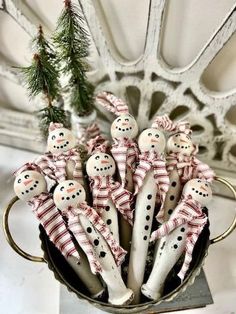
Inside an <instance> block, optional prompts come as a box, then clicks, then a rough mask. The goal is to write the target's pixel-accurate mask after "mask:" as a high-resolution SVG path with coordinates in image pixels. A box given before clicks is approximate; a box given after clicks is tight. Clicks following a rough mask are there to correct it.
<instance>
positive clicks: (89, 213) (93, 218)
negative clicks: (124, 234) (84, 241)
mask: <svg viewBox="0 0 236 314" xmlns="http://www.w3.org/2000/svg"><path fill="white" fill-rule="evenodd" d="M62 213H63V215H66V217H67V218H68V219H69V224H70V222H71V221H76V217H78V215H83V216H85V217H86V218H87V219H88V220H89V221H90V222H91V224H92V225H93V227H94V228H95V229H97V231H98V232H99V233H100V234H101V235H102V236H103V238H104V239H105V240H106V241H107V244H108V245H109V247H110V248H111V251H112V253H113V256H114V258H115V261H116V264H117V266H119V265H121V264H122V262H123V260H124V258H125V255H126V251H125V250H123V249H122V247H120V246H119V244H118V243H117V241H116V240H115V239H114V237H113V235H112V234H111V231H110V229H109V228H108V227H107V225H106V224H105V222H104V221H103V220H102V218H101V217H100V216H99V214H98V213H97V212H96V210H94V209H93V208H92V207H90V206H88V204H87V203H86V202H83V203H80V204H78V207H77V208H72V207H68V208H67V209H65V210H63V212H62ZM78 221H79V220H78ZM78 224H79V222H77V223H76V224H73V225H72V227H73V231H76V228H77V225H78ZM88 245H91V243H89V244H88Z"/></svg>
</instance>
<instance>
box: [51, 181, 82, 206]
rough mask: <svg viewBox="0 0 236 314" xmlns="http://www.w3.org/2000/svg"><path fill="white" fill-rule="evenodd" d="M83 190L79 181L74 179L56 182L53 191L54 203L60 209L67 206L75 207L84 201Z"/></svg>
mask: <svg viewBox="0 0 236 314" xmlns="http://www.w3.org/2000/svg"><path fill="white" fill-rule="evenodd" d="M85 198H86V196H85V190H84V188H83V187H82V185H81V184H80V183H78V182H77V181H74V180H66V181H63V182H61V183H60V184H58V186H57V187H56V189H55V191H54V193H53V199H54V203H55V205H56V206H57V208H59V209H60V210H63V209H65V208H67V207H69V206H71V207H73V208H76V207H77V205H78V204H79V203H81V202H84V201H85Z"/></svg>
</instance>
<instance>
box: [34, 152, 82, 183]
mask: <svg viewBox="0 0 236 314" xmlns="http://www.w3.org/2000/svg"><path fill="white" fill-rule="evenodd" d="M69 160H72V161H74V163H75V167H74V170H73V177H74V179H75V180H77V181H79V182H80V183H81V184H82V185H83V173H82V164H81V158H80V153H79V151H78V149H77V148H72V149H70V150H68V151H67V152H63V153H60V154H51V153H46V154H45V155H42V156H40V157H38V158H37V159H36V160H35V163H36V164H37V165H38V166H39V167H40V168H41V169H42V171H43V172H44V173H45V174H46V175H47V176H49V177H50V178H52V179H54V180H56V181H57V182H62V181H65V180H66V178H67V174H66V163H67V161H69Z"/></svg>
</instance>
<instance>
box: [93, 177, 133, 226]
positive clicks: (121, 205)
mask: <svg viewBox="0 0 236 314" xmlns="http://www.w3.org/2000/svg"><path fill="white" fill-rule="evenodd" d="M90 180H91V184H90V187H91V190H92V193H93V207H94V208H95V209H96V210H97V211H98V212H100V213H101V212H102V211H103V210H104V208H105V207H106V205H107V202H108V200H109V199H111V200H112V201H113V203H114V205H115V206H116V208H117V210H118V211H119V212H120V213H121V214H122V215H123V217H124V219H126V220H127V221H128V222H129V224H130V225H133V210H132V209H131V200H132V197H131V193H130V192H129V191H127V190H125V189H124V188H123V187H122V186H121V184H120V183H119V182H115V181H114V179H113V178H112V177H111V176H104V177H101V176H95V177H90Z"/></svg>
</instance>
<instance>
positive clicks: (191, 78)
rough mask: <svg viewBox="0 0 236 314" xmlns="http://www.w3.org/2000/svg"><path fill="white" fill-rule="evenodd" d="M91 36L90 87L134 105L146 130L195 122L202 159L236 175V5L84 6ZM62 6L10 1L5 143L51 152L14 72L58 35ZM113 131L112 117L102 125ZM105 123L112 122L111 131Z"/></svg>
mask: <svg viewBox="0 0 236 314" xmlns="http://www.w3.org/2000/svg"><path fill="white" fill-rule="evenodd" d="M213 2H214V6H213ZM79 4H80V5H81V9H82V11H83V13H84V15H85V18H86V21H87V26H88V30H89V32H90V34H91V55H90V58H89V62H90V64H91V73H90V78H91V80H92V81H93V83H94V84H95V85H96V86H97V90H101V89H105V90H110V91H111V92H114V93H116V94H117V95H119V96H121V97H126V98H127V100H128V101H129V103H130V105H131V108H132V111H133V113H134V115H135V116H137V119H138V122H139V125H140V127H141V128H145V127H147V126H148V125H149V124H150V121H151V120H152V119H153V117H154V116H155V114H156V113H158V114H163V113H168V114H170V116H171V117H175V118H176V117H178V118H188V119H189V120H190V121H191V123H192V125H193V129H194V130H195V132H194V136H195V140H196V141H197V142H199V143H200V153H201V157H202V159H204V160H206V161H208V162H209V163H210V164H211V165H212V166H213V167H214V168H216V169H217V171H218V173H222V172H223V173H224V174H226V175H228V176H232V175H235V174H236V102H235V100H236V93H235V86H236V78H235V71H236V53H235V51H236V49H235V48H236V40H235V35H234V33H235V29H236V11H235V8H236V2H235V1H233V0H224V1H212V0H198V1H197V0H179V1H173V0H172V1H165V0H151V1H141V0H128V1H127V0H120V1H115V0H101V1H98V0H96V1H92V0H80V1H79ZM61 7H62V1H58V0H57V1H55V0H50V1H46V0H43V1H39V0H37V1H33V0H31V1H30V0H28V1H17V0H2V1H0V8H1V11H0V27H1V28H0V30H1V31H0V44H1V45H0V60H1V63H0V103H1V107H0V114H1V122H0V142H1V143H5V144H11V145H14V146H17V147H25V148H27V149H31V150H37V151H42V150H43V143H42V142H40V140H39V132H38V129H37V123H36V121H35V119H34V117H33V115H32V111H34V110H35V109H37V108H40V107H42V105H43V104H42V100H41V99H37V100H31V101H29V100H28V99H27V97H26V93H25V89H24V87H22V82H21V79H20V77H19V76H18V75H17V73H16V70H14V69H13V68H11V65H16V64H27V62H29V60H30V49H29V45H28V42H29V39H30V37H31V36H32V35H33V34H34V33H35V29H36V28H35V25H37V24H38V23H42V24H43V25H44V26H45V29H46V32H47V33H49V34H50V31H51V30H52V29H53V27H54V25H55V21H56V17H57V15H58V14H59V12H60V9H61ZM99 119H100V120H102V121H103V123H102V125H103V127H104V128H105V129H106V130H107V129H108V126H109V120H110V119H111V116H110V115H108V114H104V113H103V114H101V115H99ZM104 121H105V122H104Z"/></svg>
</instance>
